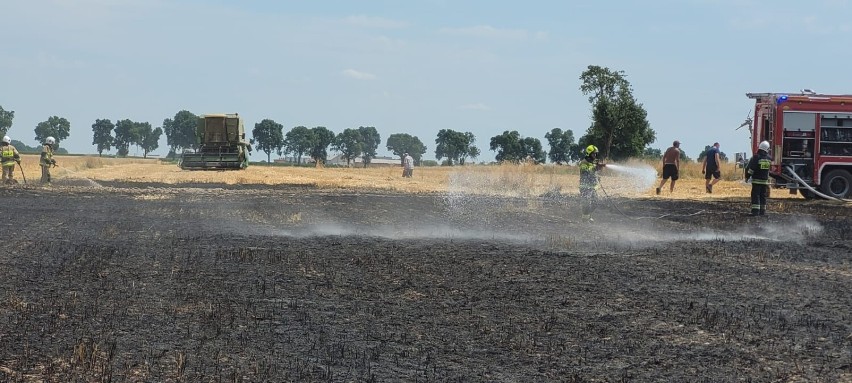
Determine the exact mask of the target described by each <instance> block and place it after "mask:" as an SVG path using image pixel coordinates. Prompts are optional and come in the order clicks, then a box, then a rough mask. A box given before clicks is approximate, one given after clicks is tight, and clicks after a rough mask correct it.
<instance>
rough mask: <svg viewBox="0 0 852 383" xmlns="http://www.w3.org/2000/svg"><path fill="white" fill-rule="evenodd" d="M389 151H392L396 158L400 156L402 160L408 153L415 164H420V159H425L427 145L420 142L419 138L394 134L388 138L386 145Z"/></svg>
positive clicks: (404, 134)
mask: <svg viewBox="0 0 852 383" xmlns="http://www.w3.org/2000/svg"><path fill="white" fill-rule="evenodd" d="M385 147H387V149H388V150H390V151H391V153H393V154H394V155H395V156H399V158H400V159H402V155H403V154H405V153H408V154H410V155H411V157H412V158H414V163H415V164H418V166H419V164H420V158H422V157H423V154H424V153H426V145H423V142H421V141H420V139H419V138H417V136H412V135H410V134H408V133H394V134H391V135H390V137H388V141H387V144H385Z"/></svg>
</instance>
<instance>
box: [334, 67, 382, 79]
mask: <svg viewBox="0 0 852 383" xmlns="http://www.w3.org/2000/svg"><path fill="white" fill-rule="evenodd" d="M340 73H341V74H342V75H344V76H346V77H349V78H354V79H356V80H375V79H376V75H374V74H372V73H367V72H361V71H357V70H355V69H345V70H344V71H342V72H340Z"/></svg>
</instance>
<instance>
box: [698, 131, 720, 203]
mask: <svg viewBox="0 0 852 383" xmlns="http://www.w3.org/2000/svg"><path fill="white" fill-rule="evenodd" d="M720 164H721V160H720V159H719V143H718V142H716V143H714V144H713V146H712V147H711V148H710V149H708V150H707V153H704V163H703V164H702V169H701V174H704V187H705V188H706V189H707V192H708V193H712V192H713V185H715V184H716V183H717V182H719V178H721V177H722V172H721V171H719V165H720ZM710 178H713V180H712V181H711V180H710Z"/></svg>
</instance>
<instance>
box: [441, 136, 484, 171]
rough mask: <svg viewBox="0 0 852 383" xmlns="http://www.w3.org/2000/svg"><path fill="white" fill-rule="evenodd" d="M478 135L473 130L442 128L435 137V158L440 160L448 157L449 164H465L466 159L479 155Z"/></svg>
mask: <svg viewBox="0 0 852 383" xmlns="http://www.w3.org/2000/svg"><path fill="white" fill-rule="evenodd" d="M475 143H476V136H474V135H473V133H471V132H465V133H462V132H457V131H455V130H452V129H441V130H440V131H438V137H437V138H436V139H435V158H437V159H438V161H440V160H441V159H442V158H446V159H447V161H446V162H447V165H450V166H452V165H454V164H459V165H464V162H465V159H467V158H476V157H479V148H477V147H476V145H475Z"/></svg>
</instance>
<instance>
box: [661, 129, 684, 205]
mask: <svg viewBox="0 0 852 383" xmlns="http://www.w3.org/2000/svg"><path fill="white" fill-rule="evenodd" d="M679 170H680V141H677V140H675V142H673V143H672V146H671V147H670V148H668V149H666V152H665V154H663V180H662V181H660V186H658V187H657V195H660V191H661V190H662V189H663V186H665V185H666V180H668V179H669V178H671V179H672V184H671V185H670V186H669V193H673V192H674V187H675V181H677V179H678V173H679Z"/></svg>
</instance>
